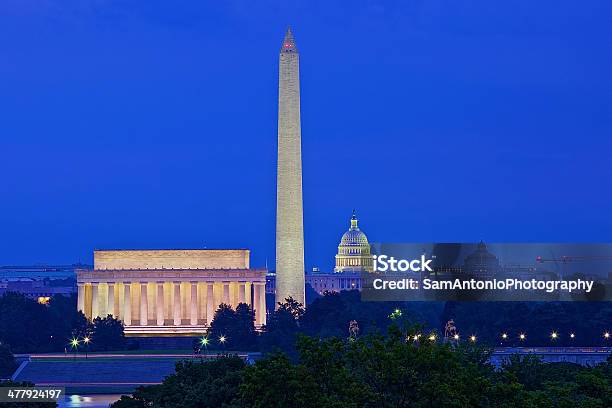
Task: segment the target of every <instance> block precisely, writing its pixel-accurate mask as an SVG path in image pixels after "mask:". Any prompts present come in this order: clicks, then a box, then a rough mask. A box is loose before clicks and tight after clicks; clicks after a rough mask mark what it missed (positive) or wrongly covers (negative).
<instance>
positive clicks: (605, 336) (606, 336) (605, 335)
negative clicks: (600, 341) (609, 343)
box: [604, 332, 610, 340]
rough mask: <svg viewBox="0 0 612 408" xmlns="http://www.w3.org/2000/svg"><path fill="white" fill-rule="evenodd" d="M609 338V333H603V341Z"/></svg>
mask: <svg viewBox="0 0 612 408" xmlns="http://www.w3.org/2000/svg"><path fill="white" fill-rule="evenodd" d="M609 338H610V333H609V332H605V333H604V339H606V340H608V339H609Z"/></svg>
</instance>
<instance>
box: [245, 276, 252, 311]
mask: <svg viewBox="0 0 612 408" xmlns="http://www.w3.org/2000/svg"><path fill="white" fill-rule="evenodd" d="M252 287H253V285H252V284H251V282H245V283H244V296H245V299H244V303H246V304H247V305H249V306H251V309H253V296H251V288H252Z"/></svg>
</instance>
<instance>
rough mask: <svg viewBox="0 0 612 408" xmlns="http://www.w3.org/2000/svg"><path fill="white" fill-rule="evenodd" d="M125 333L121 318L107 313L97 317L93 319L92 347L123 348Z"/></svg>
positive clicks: (105, 348)
mask: <svg viewBox="0 0 612 408" xmlns="http://www.w3.org/2000/svg"><path fill="white" fill-rule="evenodd" d="M123 348H125V334H124V332H123V323H122V322H121V320H118V319H116V318H114V317H113V316H112V315H110V314H109V315H107V316H106V317H105V318H102V317H96V318H95V319H94V321H93V332H92V341H91V349H92V350H94V351H99V350H102V351H107V350H123Z"/></svg>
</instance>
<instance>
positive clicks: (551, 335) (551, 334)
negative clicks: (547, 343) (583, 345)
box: [550, 332, 559, 340]
mask: <svg viewBox="0 0 612 408" xmlns="http://www.w3.org/2000/svg"><path fill="white" fill-rule="evenodd" d="M557 337H559V335H558V334H557V332H552V333H550V338H551V339H553V340H557Z"/></svg>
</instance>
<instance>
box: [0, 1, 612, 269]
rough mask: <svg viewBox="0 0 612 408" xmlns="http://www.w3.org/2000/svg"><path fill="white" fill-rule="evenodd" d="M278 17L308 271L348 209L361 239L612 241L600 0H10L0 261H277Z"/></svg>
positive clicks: (605, 14) (4, 15) (609, 69)
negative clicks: (293, 106) (158, 256)
mask: <svg viewBox="0 0 612 408" xmlns="http://www.w3.org/2000/svg"><path fill="white" fill-rule="evenodd" d="M254 4H257V5H254ZM288 24H291V26H292V28H293V31H294V33H295V36H296V41H297V44H298V48H299V50H300V54H301V81H302V137H303V166H304V199H305V202H304V220H305V234H306V264H307V266H308V267H309V268H310V267H311V266H313V265H317V266H320V267H321V269H322V270H330V269H331V267H332V266H333V256H334V254H335V251H336V246H337V244H338V241H339V239H340V236H341V235H342V233H343V232H344V230H346V229H347V227H348V220H349V217H350V214H351V210H352V209H353V208H356V209H357V211H358V215H359V217H360V220H361V223H360V225H361V226H362V228H363V230H364V231H365V232H366V233H367V234H368V237H369V238H370V240H371V241H387V242H390V241H396V242H419V241H420V242H423V241H451V242H452V241H476V240H480V239H484V240H486V241H491V242H508V241H515V242H516V241H518V242H531V241H543V242H549V241H553V242H578V241H580V242H583V241H593V242H596V241H603V242H610V241H612V239H611V232H612V216H611V213H612V211H611V210H612V158H611V156H612V142H611V139H612V2H610V1H607V0H601V1H588V0H587V1H581V2H577V1H564V0H555V1H553V0H543V1H531V0H524V1H518V0H513V1H506V2H492V1H490V0H472V1H456V0H413V1H389V0H385V1H383V0H380V1H377V0H369V1H366V0H355V1H350V2H349V1H346V2H339V1H333V0H325V1H289V0H287V1H271V0H267V1H257V2H253V1H247V0H234V1H215V2H212V1H208V2H207V1H196V0H194V1H179V0H174V1H150V0H149V1H146V2H145V1H142V2H134V1H129V0H96V1H94V0H37V1H35V0H2V2H1V3H0V153H1V156H0V175H1V176H0V177H1V178H0V264H4V265H6V264H26V263H35V262H49V263H53V262H57V263H59V262H62V263H63V262H66V263H70V262H77V261H83V262H91V254H92V250H93V249H94V248H123V247H126V248H174V247H202V246H206V247H209V248H217V247H248V248H251V249H252V251H253V257H252V259H253V263H254V264H255V265H256V266H261V265H263V263H264V262H265V259H266V258H267V259H268V261H269V263H270V265H273V259H274V230H275V227H274V215H275V176H276V163H275V157H276V120H277V101H276V97H277V75H278V67H277V63H278V51H279V48H280V44H281V41H282V37H283V35H284V31H285V29H286V26H287V25H288Z"/></svg>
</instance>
